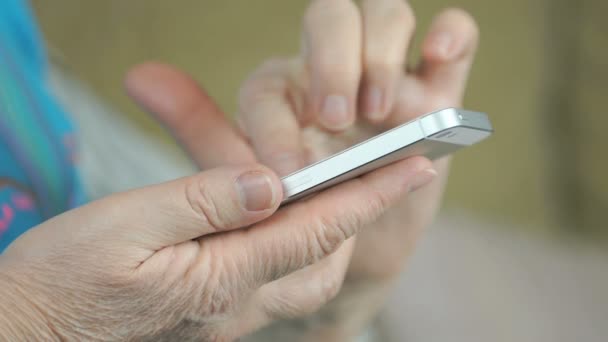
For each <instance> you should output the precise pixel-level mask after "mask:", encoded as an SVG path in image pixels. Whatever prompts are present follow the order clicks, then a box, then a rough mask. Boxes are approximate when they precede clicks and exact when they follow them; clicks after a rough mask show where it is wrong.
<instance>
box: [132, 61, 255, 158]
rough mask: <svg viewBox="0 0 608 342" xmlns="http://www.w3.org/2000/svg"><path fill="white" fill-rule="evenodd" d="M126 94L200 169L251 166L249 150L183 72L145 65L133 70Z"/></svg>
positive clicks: (224, 117) (200, 88) (193, 81)
mask: <svg viewBox="0 0 608 342" xmlns="http://www.w3.org/2000/svg"><path fill="white" fill-rule="evenodd" d="M125 84H126V88H127V92H128V93H129V95H130V96H131V97H132V98H133V99H134V100H135V102H137V104H138V105H140V106H141V107H142V108H143V109H145V110H147V111H149V112H151V113H152V114H154V116H155V117H156V118H157V119H158V120H159V121H160V122H161V123H162V124H164V125H165V126H166V127H167V128H168V129H169V131H170V132H171V133H172V134H173V136H175V138H176V139H177V140H178V141H179V142H180V144H181V145H182V147H183V148H184V149H185V150H186V151H187V152H188V154H189V155H190V157H191V158H192V159H193V160H194V161H195V162H196V164H197V165H198V166H199V167H200V168H201V169H209V168H214V167H218V166H223V165H234V164H244V163H253V162H255V161H256V158H255V155H254V154H253V151H252V150H251V148H250V147H249V145H248V144H247V142H246V141H245V139H243V137H242V136H240V135H239V134H238V133H237V132H236V130H235V129H234V127H233V126H232V124H231V123H230V121H229V120H228V119H227V118H226V116H225V115H224V113H222V111H221V110H220V109H219V107H218V106H217V105H216V104H215V103H214V101H213V100H212V99H211V98H210V97H209V95H208V94H207V92H206V91H205V90H204V89H203V88H202V87H200V86H199V84H198V83H197V82H196V81H195V80H194V79H192V78H191V77H190V76H188V75H187V74H186V73H184V72H181V71H179V70H177V69H176V68H173V67H171V66H169V65H165V64H161V63H156V62H148V63H144V64H142V65H139V66H137V67H135V68H133V69H132V70H131V71H130V72H129V74H128V75H127V77H126V80H125Z"/></svg>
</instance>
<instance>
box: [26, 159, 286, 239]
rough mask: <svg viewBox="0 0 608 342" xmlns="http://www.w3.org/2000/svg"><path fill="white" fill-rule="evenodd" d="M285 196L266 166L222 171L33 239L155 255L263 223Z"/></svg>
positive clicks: (97, 205) (59, 223)
mask: <svg viewBox="0 0 608 342" xmlns="http://www.w3.org/2000/svg"><path fill="white" fill-rule="evenodd" d="M282 197H283V192H282V186H281V183H280V180H279V178H278V177H277V176H276V175H275V174H274V172H273V171H271V170H270V169H268V168H266V167H264V166H262V165H256V164H254V165H248V166H231V167H223V168H217V169H212V170H208V171H205V172H202V173H199V174H197V175H194V176H190V177H186V178H182V179H178V180H175V181H171V182H168V183H163V184H159V185H153V186H149V187H145V188H141V189H137V190H132V191H129V192H124V193H119V194H115V195H112V196H109V197H107V198H104V199H102V200H99V201H95V202H92V203H90V204H88V205H86V206H84V207H81V208H78V209H75V210H72V211H70V212H67V213H65V214H63V215H60V216H57V217H55V218H53V219H51V220H49V221H47V222H46V223H45V224H43V225H42V226H41V227H40V228H44V227H50V228H51V229H37V230H38V231H39V232H40V233H42V234H43V235H44V236H40V235H37V236H36V237H34V236H32V237H31V238H30V240H32V239H33V240H38V241H40V240H46V241H47V242H48V239H54V237H55V236H59V237H61V239H62V240H61V241H56V242H57V243H60V244H65V243H67V241H65V238H66V237H70V240H76V241H77V242H79V243H83V242H85V243H86V242H92V243H94V244H95V245H98V246H102V247H103V246H106V245H107V246H108V247H117V248H120V247H125V248H131V247H136V248H137V247H139V248H143V249H147V250H153V251H155V250H158V249H161V248H163V247H167V246H170V245H175V244H179V243H181V242H185V241H188V240H192V239H195V238H198V237H201V236H203V235H207V234H213V233H218V232H222V231H228V230H233V229H237V228H241V227H246V226H249V225H251V224H253V223H256V222H258V221H261V220H263V219H265V218H267V217H268V216H270V215H271V214H272V213H273V212H274V211H276V209H277V208H278V206H279V204H280V202H281V199H282ZM62 230H65V232H63V233H62V232H61V231H62ZM26 238H27V237H26ZM72 242H74V241H72ZM24 243H25V242H24ZM30 243H35V242H34V241H30ZM100 243H101V244H103V243H105V245H100Z"/></svg>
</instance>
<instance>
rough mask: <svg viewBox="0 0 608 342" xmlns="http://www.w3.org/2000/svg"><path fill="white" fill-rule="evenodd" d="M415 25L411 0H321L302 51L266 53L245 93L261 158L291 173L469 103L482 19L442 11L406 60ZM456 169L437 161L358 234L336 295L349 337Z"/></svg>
mask: <svg viewBox="0 0 608 342" xmlns="http://www.w3.org/2000/svg"><path fill="white" fill-rule="evenodd" d="M415 26H416V25H415V19H414V13H413V11H412V9H411V8H410V6H409V5H408V4H407V3H406V2H405V1H403V0H364V1H362V4H361V7H360V8H358V7H357V6H356V5H355V4H354V3H353V2H352V1H346V0H334V1H312V3H311V5H310V7H309V8H308V10H307V13H306V15H305V19H304V29H303V31H304V34H303V36H304V43H303V47H304V48H303V51H302V53H301V54H300V56H298V57H296V58H293V59H272V60H269V61H267V62H266V63H264V64H263V65H262V66H261V67H260V68H259V69H258V70H256V71H255V72H254V73H253V74H252V75H251V77H250V78H249V79H248V80H247V81H246V82H245V84H244V85H243V87H242V90H241V92H240V101H239V102H240V115H239V122H240V125H241V127H242V129H243V131H244V134H245V135H246V136H247V137H248V139H249V140H250V141H251V144H252V146H254V149H255V152H256V155H257V156H258V158H259V160H260V161H261V162H262V163H264V164H266V165H268V166H270V167H271V168H272V169H274V170H276V171H277V172H278V173H279V174H281V175H284V174H288V173H290V172H292V171H294V170H296V169H298V168H301V167H303V166H305V165H306V164H310V163H312V162H314V161H317V160H319V159H321V158H324V157H326V156H328V155H330V154H333V153H335V152H337V151H339V150H342V149H344V148H346V147H349V146H351V145H353V144H355V143H357V142H360V141H363V140H365V139H367V138H369V137H371V136H373V135H375V134H377V133H379V132H381V131H383V130H385V129H387V128H392V127H394V126H395V125H398V124H401V123H405V122H407V121H409V120H411V119H413V118H415V117H417V116H419V115H422V114H425V113H428V112H431V111H434V110H438V109H442V108H445V107H459V106H461V104H462V97H463V93H464V90H465V85H466V81H467V77H468V73H469V69H470V67H471V64H472V61H473V57H474V55H475V50H476V47H477V40H478V31H477V27H476V25H475V22H474V20H473V19H472V18H471V16H470V15H468V14H467V13H465V12H464V11H462V10H458V9H448V10H445V11H443V12H442V13H440V14H439V15H438V16H437V17H436V18H435V20H434V21H433V24H432V26H431V28H430V30H429V32H428V34H427V35H426V37H425V38H424V39H423V41H422V46H421V52H422V60H421V61H420V63H418V64H417V66H416V67H414V68H410V69H407V68H406V67H405V65H406V63H407V62H408V61H407V55H408V51H409V50H410V49H411V46H410V41H411V37H412V34H413V32H414V29H415ZM410 64H411V63H410ZM448 169H449V158H444V159H441V160H438V161H436V162H435V163H434V167H433V168H432V169H431V168H429V169H428V170H427V171H426V172H424V173H421V174H420V175H419V176H418V178H417V179H415V180H413V182H412V184H413V185H417V186H415V188H418V189H417V191H415V192H414V193H412V194H410V195H408V196H407V197H405V198H404V199H402V200H401V201H400V203H399V204H398V205H397V206H396V207H395V208H393V209H391V210H390V211H388V212H387V213H385V215H383V216H381V217H379V219H378V220H377V221H376V222H373V223H372V225H373V227H370V229H365V230H363V231H362V232H361V233H360V234H358V235H357V241H356V247H355V250H354V252H353V255H352V260H351V262H350V267H349V270H348V273H347V275H346V283H345V284H344V289H343V291H342V293H341V294H340V296H339V297H338V298H337V299H336V300H334V301H333V304H334V305H333V306H334V307H336V308H338V307H339V308H340V309H338V311H340V312H338V313H335V315H339V316H341V317H342V316H344V317H345V319H344V320H345V323H344V324H343V326H344V327H343V328H344V329H346V330H351V331H348V332H346V333H345V334H346V335H347V336H348V335H350V334H352V333H353V331H352V330H353V327H355V328H354V329H358V328H360V326H361V325H363V324H365V322H366V321H368V320H369V319H370V317H371V316H373V313H374V312H375V311H377V309H378V308H379V307H380V306H381V305H382V303H383V299H384V297H385V296H386V294H387V293H388V291H387V286H388V285H390V283H391V282H392V280H393V279H395V278H396V277H397V276H398V275H399V274H400V272H401V271H402V270H403V268H404V264H405V262H406V260H407V257H408V256H409V255H410V253H411V251H412V249H413V246H414V244H415V242H416V241H417V238H418V236H419V234H420V232H421V231H422V230H423V228H424V227H426V226H428V225H429V224H430V222H431V221H432V219H433V217H434V216H435V213H436V211H437V209H438V207H439V205H440V201H441V197H442V196H441V195H442V192H443V188H444V184H445V180H446V178H447V175H448ZM433 178H435V180H434V181H433V182H432V183H431V184H430V185H428V186H424V187H423V185H425V184H427V183H428V182H429V181H430V180H431V179H433ZM414 190H416V189H414ZM358 313H359V314H358ZM325 315H327V313H325ZM334 322H340V319H336V318H335V317H334ZM332 338H335V339H337V338H338V337H336V336H333V337H332Z"/></svg>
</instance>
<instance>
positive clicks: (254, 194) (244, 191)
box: [236, 172, 276, 211]
mask: <svg viewBox="0 0 608 342" xmlns="http://www.w3.org/2000/svg"><path fill="white" fill-rule="evenodd" d="M236 187H237V190H238V193H239V196H240V200H241V205H242V206H243V208H245V210H247V211H261V210H266V209H270V208H271V207H272V206H273V205H274V202H275V197H276V196H275V194H274V191H273V187H272V181H271V180H270V177H268V176H267V175H266V174H264V173H262V172H248V173H245V174H242V175H241V176H239V178H238V179H237V180H236Z"/></svg>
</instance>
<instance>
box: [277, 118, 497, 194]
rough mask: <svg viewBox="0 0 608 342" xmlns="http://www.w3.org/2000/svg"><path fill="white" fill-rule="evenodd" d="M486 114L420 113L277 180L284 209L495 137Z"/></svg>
mask: <svg viewBox="0 0 608 342" xmlns="http://www.w3.org/2000/svg"><path fill="white" fill-rule="evenodd" d="M493 131H494V130H493V128H492V124H491V123H490V120H489V118H488V116H487V115H486V114H484V113H479V112H473V111H468V110H463V109H457V108H447V109H443V110H439V111H436V112H433V113H430V114H426V115H423V116H421V117H419V118H417V119H415V120H412V121H410V122H408V123H405V124H403V125H401V126H398V127H395V128H393V129H391V130H389V131H386V132H384V133H382V134H379V135H377V136H375V137H373V138H371V139H368V140H366V141H364V142H362V143H359V144H357V145H354V146H353V147H350V148H348V149H346V150H344V151H342V152H339V153H336V154H334V155H333V156H331V157H328V158H326V159H323V160H321V161H319V162H316V163H314V164H312V165H310V166H307V167H305V168H303V169H301V170H299V171H296V172H294V173H292V174H290V175H288V176H285V177H283V178H282V179H281V181H282V183H283V193H284V194H285V195H284V199H283V202H282V203H281V204H282V205H285V204H288V203H290V202H293V201H295V200H298V199H300V198H302V197H304V196H307V195H309V194H312V193H314V192H317V191H321V190H323V189H326V188H328V187H331V186H333V185H336V184H339V183H342V182H344V181H347V180H349V179H352V178H355V177H358V176H361V175H363V174H365V173H368V172H371V171H373V170H375V169H378V168H380V167H383V166H386V165H388V164H391V163H394V162H397V161H399V160H403V159H405V158H408V157H413V156H426V157H427V158H429V159H431V160H433V159H437V158H439V157H442V156H445V155H448V154H451V153H453V152H455V151H456V150H459V149H461V148H463V147H465V146H470V145H473V144H476V143H478V142H480V141H482V140H484V139H486V138H487V137H489V136H490V135H491V134H492V133H493Z"/></svg>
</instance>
